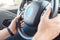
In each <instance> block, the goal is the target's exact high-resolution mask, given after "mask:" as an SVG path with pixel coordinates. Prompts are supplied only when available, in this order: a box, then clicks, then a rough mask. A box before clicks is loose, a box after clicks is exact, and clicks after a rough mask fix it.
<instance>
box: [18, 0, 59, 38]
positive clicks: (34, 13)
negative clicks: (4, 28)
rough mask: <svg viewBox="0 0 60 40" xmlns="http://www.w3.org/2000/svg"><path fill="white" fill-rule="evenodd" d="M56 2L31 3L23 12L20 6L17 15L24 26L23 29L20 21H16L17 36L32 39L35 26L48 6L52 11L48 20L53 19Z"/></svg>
mask: <svg viewBox="0 0 60 40" xmlns="http://www.w3.org/2000/svg"><path fill="white" fill-rule="evenodd" d="M58 3H59V2H58V0H51V1H50V2H49V1H45V0H42V1H32V2H31V3H30V4H29V5H28V6H27V7H26V9H25V10H21V9H23V8H21V6H20V12H18V13H17V14H18V15H21V17H22V18H23V20H24V26H23V28H21V27H20V23H19V22H20V20H18V21H17V29H18V32H19V34H20V35H21V37H22V38H24V39H32V37H33V36H34V34H35V33H36V31H37V26H38V23H39V21H40V18H41V15H42V13H43V12H44V11H45V10H46V9H48V7H49V6H50V7H51V9H52V11H51V14H50V17H49V18H54V17H55V16H56V15H57V13H58ZM23 11H24V14H23V16H22V12H23Z"/></svg>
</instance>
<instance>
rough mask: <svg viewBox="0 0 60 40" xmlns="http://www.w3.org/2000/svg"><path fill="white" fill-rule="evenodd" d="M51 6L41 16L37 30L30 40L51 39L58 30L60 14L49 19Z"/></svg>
mask: <svg viewBox="0 0 60 40" xmlns="http://www.w3.org/2000/svg"><path fill="white" fill-rule="evenodd" d="M50 12H51V8H49V9H47V10H46V12H45V13H44V15H43V16H42V17H41V21H40V23H39V25H38V30H37V33H36V34H35V36H34V37H33V39H32V40H53V39H54V38H55V37H57V36H58V35H59V32H60V14H58V15H57V16H56V17H55V18H52V19H49V15H50Z"/></svg>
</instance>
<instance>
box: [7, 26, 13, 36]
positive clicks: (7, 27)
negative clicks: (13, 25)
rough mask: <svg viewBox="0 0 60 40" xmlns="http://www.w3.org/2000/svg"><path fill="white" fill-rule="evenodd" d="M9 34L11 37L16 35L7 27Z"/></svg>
mask: <svg viewBox="0 0 60 40" xmlns="http://www.w3.org/2000/svg"><path fill="white" fill-rule="evenodd" d="M7 30H8V32H9V33H10V35H11V36H14V34H13V33H12V32H11V30H10V29H9V28H8V27H7Z"/></svg>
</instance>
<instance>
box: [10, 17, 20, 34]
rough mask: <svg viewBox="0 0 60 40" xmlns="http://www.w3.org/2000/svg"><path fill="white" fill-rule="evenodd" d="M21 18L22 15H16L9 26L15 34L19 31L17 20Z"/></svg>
mask: <svg viewBox="0 0 60 40" xmlns="http://www.w3.org/2000/svg"><path fill="white" fill-rule="evenodd" d="M19 18H20V16H17V17H15V18H14V19H13V20H12V22H11V24H10V26H9V29H10V30H11V31H12V33H13V34H16V33H17V29H16V21H17V20H18V19H19Z"/></svg>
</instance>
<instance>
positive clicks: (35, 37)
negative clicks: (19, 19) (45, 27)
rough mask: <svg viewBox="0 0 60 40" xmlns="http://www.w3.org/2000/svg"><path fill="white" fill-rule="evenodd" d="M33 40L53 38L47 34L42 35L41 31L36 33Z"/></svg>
mask: <svg viewBox="0 0 60 40" xmlns="http://www.w3.org/2000/svg"><path fill="white" fill-rule="evenodd" d="M32 40H51V39H50V38H48V37H47V36H45V35H42V34H40V33H36V34H35V36H34V37H33V39H32Z"/></svg>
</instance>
